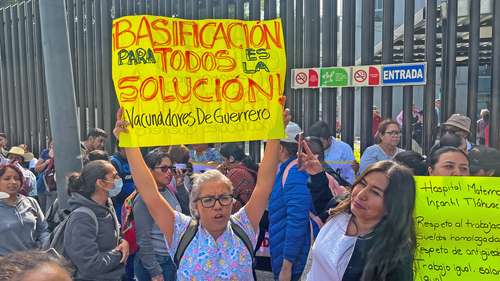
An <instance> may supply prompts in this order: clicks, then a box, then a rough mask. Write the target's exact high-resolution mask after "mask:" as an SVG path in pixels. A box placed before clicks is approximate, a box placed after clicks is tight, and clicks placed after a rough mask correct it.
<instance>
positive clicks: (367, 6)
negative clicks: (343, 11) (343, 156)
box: [361, 0, 375, 152]
mask: <svg viewBox="0 0 500 281" xmlns="http://www.w3.org/2000/svg"><path fill="white" fill-rule="evenodd" d="M374 14H375V3H374V0H363V2H362V7H361V46H363V48H361V64H363V65H369V64H373V52H374V46H373V44H374V42H373V41H374V32H375V17H374ZM367 79H368V78H367ZM372 112H373V88H372V87H363V88H361V152H363V151H364V150H365V149H366V148H367V147H369V146H370V145H372V142H373V137H372V119H373V113H372Z"/></svg>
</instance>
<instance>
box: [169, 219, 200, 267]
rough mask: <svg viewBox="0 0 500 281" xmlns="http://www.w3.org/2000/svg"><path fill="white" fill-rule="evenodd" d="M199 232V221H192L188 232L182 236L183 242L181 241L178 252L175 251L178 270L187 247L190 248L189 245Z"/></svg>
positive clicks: (175, 262)
mask: <svg viewBox="0 0 500 281" xmlns="http://www.w3.org/2000/svg"><path fill="white" fill-rule="evenodd" d="M197 232H198V221H197V220H195V219H191V221H190V222H189V225H188V227H187V229H186V231H185V232H184V234H182V236H181V240H180V241H179V246H178V247H177V251H175V256H174V264H175V267H176V268H177V269H179V265H180V263H181V259H182V256H183V255H184V252H185V251H186V249H187V247H188V246H189V243H191V241H192V240H193V238H194V236H195V235H196V233H197Z"/></svg>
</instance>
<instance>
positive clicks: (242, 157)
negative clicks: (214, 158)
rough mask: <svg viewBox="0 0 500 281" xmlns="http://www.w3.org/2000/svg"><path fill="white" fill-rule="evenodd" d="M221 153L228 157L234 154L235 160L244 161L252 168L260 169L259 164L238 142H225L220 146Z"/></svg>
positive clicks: (244, 163) (254, 169) (246, 165)
mask: <svg viewBox="0 0 500 281" xmlns="http://www.w3.org/2000/svg"><path fill="white" fill-rule="evenodd" d="M220 154H221V155H222V156H224V157H226V158H229V157H230V156H233V158H234V160H236V161H238V162H241V163H243V165H245V167H247V168H248V169H250V170H253V171H257V170H258V169H259V165H257V164H256V163H255V162H254V161H253V159H252V158H251V157H250V156H248V155H246V154H245V152H244V151H243V149H242V148H241V146H239V145H238V144H237V143H234V142H230V143H225V144H223V145H222V146H221V148H220Z"/></svg>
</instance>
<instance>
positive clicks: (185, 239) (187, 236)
mask: <svg viewBox="0 0 500 281" xmlns="http://www.w3.org/2000/svg"><path fill="white" fill-rule="evenodd" d="M229 222H230V223H229V226H230V227H231V229H232V230H233V231H234V233H235V234H236V236H238V238H240V239H241V241H242V242H243V244H245V247H246V248H247V250H248V252H249V253H250V256H251V257H252V274H253V279H254V280H257V278H256V275H255V256H254V252H253V246H252V242H251V241H250V238H249V237H248V235H247V234H246V233H245V231H244V230H243V228H241V227H240V226H239V225H238V224H236V222H235V221H234V220H233V219H230V220H229ZM198 227H199V224H198V221H197V220H195V219H192V220H191V222H189V226H188V228H187V229H186V232H184V234H183V235H182V237H181V239H180V241H179V246H178V247H177V251H175V256H174V264H175V266H176V268H177V269H179V265H180V263H181V260H182V256H183V255H184V252H185V251H186V249H187V247H188V246H189V244H190V243H191V241H192V240H193V238H194V236H195V235H196V233H197V232H198Z"/></svg>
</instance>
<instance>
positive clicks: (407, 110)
mask: <svg viewBox="0 0 500 281" xmlns="http://www.w3.org/2000/svg"><path fill="white" fill-rule="evenodd" d="M414 21H415V1H413V0H405V20H404V50H403V61H404V62H406V63H407V62H413V39H414V36H413V35H414V33H415V26H414V24H413V22H414ZM412 119H413V86H404V87H403V138H402V141H403V147H404V148H405V149H406V150H411V147H412V137H413V136H412V127H411V123H412Z"/></svg>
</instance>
